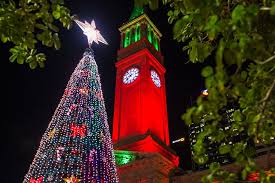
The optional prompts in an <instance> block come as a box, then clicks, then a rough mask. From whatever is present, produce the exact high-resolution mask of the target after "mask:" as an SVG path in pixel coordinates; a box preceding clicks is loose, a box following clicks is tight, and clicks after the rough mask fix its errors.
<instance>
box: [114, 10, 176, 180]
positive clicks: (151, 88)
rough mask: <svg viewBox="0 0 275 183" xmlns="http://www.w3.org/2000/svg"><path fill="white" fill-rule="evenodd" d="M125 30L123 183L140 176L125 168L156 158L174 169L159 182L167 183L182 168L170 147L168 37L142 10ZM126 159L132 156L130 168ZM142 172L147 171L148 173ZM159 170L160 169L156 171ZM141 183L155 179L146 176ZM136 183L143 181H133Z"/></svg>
mask: <svg viewBox="0 0 275 183" xmlns="http://www.w3.org/2000/svg"><path fill="white" fill-rule="evenodd" d="M119 31H120V33H121V42H120V49H119V50H118V57H117V62H116V69H117V74H116V89H115V106H114V120H113V142H114V147H115V149H116V150H117V151H116V153H115V154H116V158H117V159H119V162H120V163H119V164H122V165H123V166H121V167H119V172H120V181H121V182H127V181H123V180H124V179H125V180H129V176H131V173H129V172H133V175H132V177H136V176H135V174H136V173H137V172H136V170H135V171H131V170H133V169H132V168H125V167H127V166H128V165H127V163H128V162H129V165H134V164H135V166H138V165H137V164H140V165H141V166H145V165H142V164H143V163H141V161H138V159H136V157H141V156H144V159H146V158H145V157H147V160H148V161H147V162H150V161H152V160H153V159H154V158H153V157H155V158H157V159H158V158H160V159H159V160H154V162H158V161H164V162H165V163H164V162H162V164H167V163H168V164H167V166H168V167H170V168H167V167H166V169H167V170H166V173H164V172H162V175H164V174H167V176H166V178H163V179H161V178H160V179H157V180H156V181H160V182H167V181H168V179H169V178H167V177H168V174H169V171H170V170H171V169H173V168H175V167H176V166H177V165H178V157H177V156H176V155H175V152H174V151H173V150H172V149H171V148H169V144H170V142H169V130H168V117H167V109H166V90H165V75H164V74H165V68H164V66H163V56H162V54H161V51H160V38H161V36H162V35H161V33H160V31H159V30H158V29H157V27H156V26H155V25H154V24H153V23H152V21H151V20H150V19H149V18H148V16H147V15H146V14H145V13H143V9H142V8H134V11H133V12H132V16H131V18H130V20H129V21H128V22H127V23H125V24H123V25H122V26H121V27H120V28H119ZM124 154H126V155H128V156H127V157H128V158H126V159H127V161H126V162H127V163H125V157H123V155H124ZM129 154H130V155H129ZM151 156H153V157H151ZM149 157H151V158H149ZM123 158H124V159H123ZM130 160H133V161H132V162H131V161H130ZM121 162H122V163H121ZM123 162H124V163H123ZM154 162H151V163H149V164H151V165H149V167H148V168H149V169H148V170H147V171H152V170H151V169H152V167H151V169H150V166H152V165H153V163H154ZM135 166H134V167H135ZM156 167H157V166H156ZM156 167H154V168H156ZM162 168H163V167H162ZM141 169H142V170H144V171H145V169H146V168H145V167H141ZM155 171H160V170H157V168H156V169H155ZM123 172H125V173H123ZM134 172H135V173H134ZM141 174H143V175H144V173H141ZM155 176H157V175H155ZM157 177H158V176H157ZM130 179H131V178H130ZM141 179H142V180H149V179H150V178H149V177H148V176H145V177H143V178H142V177H141ZM163 180H165V181H163ZM130 182H138V181H137V180H136V179H135V180H134V179H131V181H130ZM146 182H148V181H146ZM149 182H150V181H149Z"/></svg>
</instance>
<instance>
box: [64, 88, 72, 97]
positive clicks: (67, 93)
mask: <svg viewBox="0 0 275 183" xmlns="http://www.w3.org/2000/svg"><path fill="white" fill-rule="evenodd" d="M70 94H71V90H70V89H68V88H66V89H65V91H64V96H68V95H70Z"/></svg>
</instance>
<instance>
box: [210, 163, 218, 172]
mask: <svg viewBox="0 0 275 183" xmlns="http://www.w3.org/2000/svg"><path fill="white" fill-rule="evenodd" d="M220 167H221V166H220V164H219V163H217V162H214V163H211V164H210V166H209V169H210V170H211V172H216V171H217V170H219V169H220Z"/></svg>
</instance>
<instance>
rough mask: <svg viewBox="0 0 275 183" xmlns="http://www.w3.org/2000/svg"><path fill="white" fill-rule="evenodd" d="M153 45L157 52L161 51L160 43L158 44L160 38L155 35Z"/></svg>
mask: <svg viewBox="0 0 275 183" xmlns="http://www.w3.org/2000/svg"><path fill="white" fill-rule="evenodd" d="M153 43H154V46H155V48H156V50H159V42H158V38H157V36H156V35H155V34H154V36H153Z"/></svg>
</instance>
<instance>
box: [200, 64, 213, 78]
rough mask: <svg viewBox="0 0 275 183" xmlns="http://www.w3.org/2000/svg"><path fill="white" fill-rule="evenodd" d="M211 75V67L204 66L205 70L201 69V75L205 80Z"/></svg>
mask: <svg viewBox="0 0 275 183" xmlns="http://www.w3.org/2000/svg"><path fill="white" fill-rule="evenodd" d="M213 73H214V71H213V68H212V67H211V66H206V67H205V68H203V69H202V72H201V75H202V76H203V77H205V78H206V77H209V76H211V75H213Z"/></svg>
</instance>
